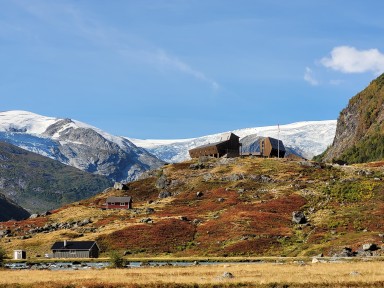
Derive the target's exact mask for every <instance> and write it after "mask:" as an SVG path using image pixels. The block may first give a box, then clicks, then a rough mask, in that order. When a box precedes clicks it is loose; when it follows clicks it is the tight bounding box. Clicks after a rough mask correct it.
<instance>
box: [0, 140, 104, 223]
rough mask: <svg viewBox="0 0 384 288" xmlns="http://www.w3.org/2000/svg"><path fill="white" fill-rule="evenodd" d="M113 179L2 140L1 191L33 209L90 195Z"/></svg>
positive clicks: (56, 205)
mask: <svg viewBox="0 0 384 288" xmlns="http://www.w3.org/2000/svg"><path fill="white" fill-rule="evenodd" d="M111 183H112V182H111V181H110V180H108V179H107V178H106V177H104V176H101V175H93V174H90V173H87V172H84V171H81V170H79V169H76V168H73V167H71V166H68V165H64V164H62V163H60V162H58V161H56V160H52V159H50V158H47V157H43V156H41V155H39V154H35V153H32V152H29V151H26V150H24V149H21V148H19V147H17V146H14V145H12V144H9V143H4V142H0V193H3V194H4V195H5V196H6V197H7V198H9V199H11V200H12V201H13V202H15V203H17V204H18V205H20V206H22V207H23V208H25V209H27V210H28V211H30V212H33V213H34V212H43V211H47V210H50V209H53V208H57V207H60V206H61V205H64V204H67V203H71V202H74V201H78V200H80V199H84V198H88V197H90V196H93V195H95V194H97V193H99V192H101V191H103V190H104V189H105V188H106V187H108V186H110V185H111ZM1 211H3V210H1ZM2 213H3V212H1V214H2ZM2 215H3V214H2ZM10 218H13V217H10ZM10 218H9V219H10Z"/></svg>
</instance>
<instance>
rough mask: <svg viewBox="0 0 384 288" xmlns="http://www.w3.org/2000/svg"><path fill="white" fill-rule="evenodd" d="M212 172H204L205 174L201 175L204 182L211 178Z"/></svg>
mask: <svg viewBox="0 0 384 288" xmlns="http://www.w3.org/2000/svg"><path fill="white" fill-rule="evenodd" d="M212 178H213V177H212V174H211V173H206V174H204V175H203V180H204V181H205V182H207V181H209V180H212Z"/></svg>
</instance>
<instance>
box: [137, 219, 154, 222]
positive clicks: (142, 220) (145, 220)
mask: <svg viewBox="0 0 384 288" xmlns="http://www.w3.org/2000/svg"><path fill="white" fill-rule="evenodd" d="M140 222H141V223H153V220H152V219H151V218H143V219H141V220H140Z"/></svg>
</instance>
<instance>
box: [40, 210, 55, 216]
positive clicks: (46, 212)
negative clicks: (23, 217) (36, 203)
mask: <svg viewBox="0 0 384 288" xmlns="http://www.w3.org/2000/svg"><path fill="white" fill-rule="evenodd" d="M51 214H52V213H51V212H50V211H45V212H43V213H41V214H40V216H48V215H51Z"/></svg>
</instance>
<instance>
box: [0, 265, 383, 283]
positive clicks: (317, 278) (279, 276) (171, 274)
mask: <svg viewBox="0 0 384 288" xmlns="http://www.w3.org/2000/svg"><path fill="white" fill-rule="evenodd" d="M383 268H384V263H383V262H350V263H314V264H306V265H303V264H298V263H289V264H281V263H263V264H249V263H248V264H220V265H208V266H193V267H148V268H131V269H104V270H86V271H84V270H82V271H80V270H78V271H31V270H23V271H9V270H1V271H0V287H20V288H24V287H32V288H37V287H39V288H48V287H52V288H58V287H67V288H70V287H71V288H72V287H73V288H75V287H76V288H77V287H88V288H96V287H110V288H115V287H275V288H277V287H281V288H282V287H384V269H383ZM225 272H229V273H231V274H232V275H233V278H230V277H224V273H225Z"/></svg>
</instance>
